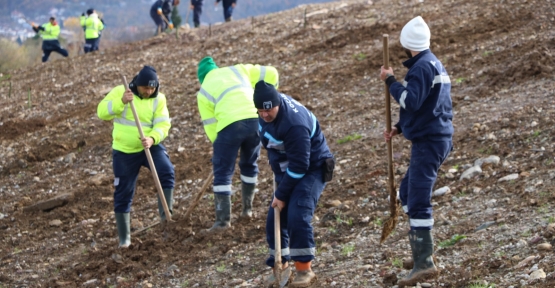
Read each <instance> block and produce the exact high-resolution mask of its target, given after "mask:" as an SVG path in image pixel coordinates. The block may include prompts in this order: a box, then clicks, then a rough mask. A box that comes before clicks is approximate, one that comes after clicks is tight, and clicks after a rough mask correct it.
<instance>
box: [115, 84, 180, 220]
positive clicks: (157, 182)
mask: <svg viewBox="0 0 555 288" xmlns="http://www.w3.org/2000/svg"><path fill="white" fill-rule="evenodd" d="M122 78H123V85H124V88H125V91H127V89H129V88H128V86H127V79H126V78H125V76H123V75H122ZM129 107H131V111H132V112H133V117H134V118H135V124H137V129H139V135H140V136H141V140H143V139H144V138H145V134H144V133H143V127H142V126H141V121H140V120H139V116H138V115H137V111H136V110H135V105H134V104H133V101H131V102H129ZM145 154H146V158H147V159H148V165H149V166H150V171H151V172H152V177H153V178H154V184H155V185H156V190H158V197H160V201H161V202H162V207H164V213H166V221H168V222H169V221H172V214H171V213H170V209H169V208H168V203H166V197H165V196H164V191H163V190H162V185H161V184H160V179H158V173H156V167H155V166H154V161H153V160H152V155H151V154H150V149H149V148H145Z"/></svg>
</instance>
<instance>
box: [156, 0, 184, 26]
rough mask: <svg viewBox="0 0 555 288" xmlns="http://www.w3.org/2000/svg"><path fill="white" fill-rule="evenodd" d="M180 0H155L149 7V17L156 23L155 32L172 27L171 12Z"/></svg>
mask: <svg viewBox="0 0 555 288" xmlns="http://www.w3.org/2000/svg"><path fill="white" fill-rule="evenodd" d="M179 2H180V0H156V1H155V2H154V3H153V4H152V6H151V7H150V17H151V18H152V20H153V21H154V23H155V24H156V34H158V32H164V31H166V29H168V28H170V29H173V23H172V20H171V19H172V18H171V13H172V11H173V8H174V7H175V6H177V5H179Z"/></svg>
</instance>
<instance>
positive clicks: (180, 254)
mask: <svg viewBox="0 0 555 288" xmlns="http://www.w3.org/2000/svg"><path fill="white" fill-rule="evenodd" d="M304 9H305V8H302V7H301V8H295V9H292V10H288V11H283V12H279V13H274V14H269V15H264V16H259V17H255V18H253V19H252V20H251V19H244V20H239V21H234V22H231V23H225V24H222V25H218V26H214V27H212V28H211V29H210V30H209V29H208V27H203V28H201V29H196V30H188V31H185V30H180V33H181V34H180V35H179V36H180V37H179V38H176V37H174V35H162V36H159V37H156V38H150V39H147V40H144V41H141V42H136V43H128V44H124V45H120V46H117V47H114V48H110V49H108V50H102V51H100V53H92V54H87V55H83V56H76V57H72V58H69V59H61V60H55V61H52V62H48V63H46V64H44V65H36V66H34V67H28V68H25V69H20V70H17V71H12V72H11V73H10V74H9V75H0V97H1V99H2V104H3V105H2V106H1V107H0V130H1V132H2V133H0V145H1V149H0V205H1V207H0V235H1V237H0V287H262V285H261V281H262V276H263V275H267V274H269V273H270V271H271V270H269V269H268V268H267V267H266V266H265V265H264V260H265V258H266V256H267V252H268V251H267V245H266V243H265V232H264V227H265V220H266V217H265V216H266V212H267V207H268V205H269V203H270V202H269V201H270V199H271V193H272V191H271V189H272V188H271V187H272V183H271V182H272V181H271V171H270V169H269V167H268V165H267V164H266V163H267V157H266V152H264V151H263V152H262V155H261V157H260V161H259V164H260V168H261V172H260V175H259V184H258V188H259V193H257V194H256V197H255V215H254V218H253V219H252V220H251V221H239V220H238V219H237V217H238V215H239V213H240V212H239V211H240V209H241V201H240V195H238V194H240V193H236V194H235V195H233V196H232V199H233V201H234V204H233V208H232V212H233V218H232V225H233V226H232V229H230V230H228V231H225V232H222V233H219V234H215V235H207V234H203V233H201V230H202V229H205V228H208V227H210V226H211V225H212V223H213V220H214V219H213V217H214V216H213V214H214V212H213V210H214V206H213V201H212V200H211V193H209V192H208V193H205V195H204V198H202V199H201V201H200V204H199V206H198V207H197V208H196V210H195V211H193V214H192V217H191V218H190V219H187V220H185V219H183V213H185V211H186V210H187V208H188V207H189V205H190V204H191V202H192V199H193V198H194V196H196V194H197V193H198V191H199V189H200V187H201V186H202V184H203V182H204V179H205V178H206V176H207V175H208V173H209V172H210V171H211V164H210V157H211V146H210V143H209V141H208V140H207V138H206V136H205V135H204V131H203V128H202V124H201V123H200V117H199V115H198V111H197V104H196V92H197V91H198V89H199V84H198V80H197V76H196V67H197V63H198V61H199V60H200V59H201V58H202V57H204V56H206V55H211V56H213V57H214V59H215V61H216V63H217V64H218V65H219V66H226V65H233V64H235V63H259V64H265V65H274V66H276V67H277V69H278V70H279V72H280V90H281V92H283V93H287V94H290V95H292V96H294V97H295V98H297V99H298V100H299V101H301V102H302V103H304V104H306V106H307V107H309V108H310V109H311V110H312V111H313V112H314V114H315V115H316V116H317V117H318V119H319V121H320V124H321V126H322V129H323V132H324V134H325V135H326V137H327V139H328V143H329V144H330V148H331V150H332V151H333V153H335V156H336V159H337V163H338V167H337V170H336V174H335V176H334V177H335V178H334V180H333V181H332V182H330V183H329V184H328V186H327V187H326V189H325V191H324V193H323V194H322V197H321V199H320V201H319V206H318V208H317V209H316V213H315V219H314V223H313V225H314V227H315V237H316V241H317V259H316V260H315V262H314V267H313V268H314V271H315V273H316V274H317V275H318V277H319V282H318V283H317V284H315V285H313V286H314V287H394V286H395V283H396V280H397V279H398V278H401V277H404V276H405V275H407V274H408V273H409V271H410V270H407V269H404V268H403V266H404V264H405V263H403V262H404V261H403V259H406V258H407V257H409V254H410V248H409V243H408V240H407V237H406V234H407V231H408V229H409V227H408V225H407V217H406V216H405V215H399V224H398V226H397V229H396V232H395V233H394V234H393V235H391V236H390V237H389V238H388V239H387V240H386V241H385V242H384V243H383V244H382V245H380V244H379V240H380V233H381V229H382V227H381V226H382V224H383V221H384V220H385V219H387V217H388V199H387V198H388V195H387V191H386V190H387V189H386V183H387V160H386V159H387V158H386V151H387V147H386V145H385V142H384V140H383V136H382V132H383V130H384V127H385V123H384V118H385V116H384V115H385V111H384V104H383V103H384V85H383V83H382V82H381V81H379V79H378V75H379V68H380V66H381V65H382V63H383V56H382V55H383V54H382V53H383V51H382V47H383V46H382V36H383V34H389V38H390V41H389V53H390V65H391V66H392V67H393V68H394V71H395V74H396V75H397V76H398V77H397V78H398V79H402V77H403V76H404V75H405V73H406V69H405V68H403V67H402V61H403V60H406V56H405V55H404V52H403V50H402V47H401V46H400V44H399V39H398V36H399V33H400V30H401V28H402V27H403V25H404V24H405V23H406V22H407V21H408V20H410V19H411V18H413V17H414V16H416V15H421V16H422V17H423V18H424V19H425V20H426V21H427V22H428V24H429V26H430V29H431V31H432V41H431V42H432V46H431V49H432V51H433V52H434V53H435V54H436V55H437V56H438V57H439V59H441V61H442V62H443V64H444V65H445V67H446V69H447V70H448V72H449V74H450V78H451V81H452V83H453V89H452V99H453V105H454V110H455V118H454V125H455V136H454V146H455V149H454V151H453V152H452V153H451V154H450V156H449V158H448V159H447V161H446V162H445V163H444V164H443V165H442V167H441V170H440V172H439V177H438V181H437V183H436V188H440V187H443V186H448V187H449V188H450V192H449V193H446V194H444V195H441V196H437V197H434V198H433V199H432V200H433V205H434V209H435V214H434V216H435V227H434V237H435V244H436V246H435V248H436V254H435V257H436V263H437V265H438V267H439V268H441V270H442V272H441V275H440V276H439V277H438V278H437V279H430V280H429V281H428V283H427V285H421V287H555V255H554V253H553V248H552V246H551V245H554V244H555V243H554V235H555V223H554V222H555V215H554V212H553V211H554V205H555V204H554V200H555V191H554V189H553V187H554V181H555V161H554V160H555V158H554V156H555V155H554V151H555V136H554V128H553V127H555V120H554V119H555V104H554V103H553V93H554V91H555V79H554V78H553V69H554V67H555V61H554V60H553V53H554V51H555V40H554V39H555V37H554V36H555V32H554V31H555V29H554V28H555V27H554V24H553V17H554V16H553V15H555V13H554V8H553V5H552V2H551V1H544V0H506V1H494V0H468V1H462V0H454V1H443V0H425V1H422V2H419V1H393V2H392V1H373V2H372V1H367V0H364V1H361V0H346V1H339V2H332V3H325V4H313V5H308V6H307V13H308V14H307V17H306V20H307V22H304V19H303V14H304V11H305V10H304ZM145 64H150V65H153V66H155V67H156V69H157V70H158V72H159V75H160V78H161V85H162V87H161V91H162V92H163V93H165V94H166V95H167V96H168V102H169V110H170V115H171V117H172V130H171V132H170V136H169V137H168V139H166V140H165V142H164V144H165V145H166V147H167V148H168V153H169V156H170V157H171V160H172V162H173V163H174V165H175V168H176V195H175V196H176V202H177V203H176V204H175V207H174V211H175V212H176V215H175V216H174V217H173V218H174V220H175V222H174V223H170V224H169V225H168V227H166V230H165V231H162V229H161V228H160V226H153V227H151V228H150V229H146V230H144V231H141V229H143V228H145V227H149V226H151V225H153V224H155V223H156V222H157V221H158V213H157V206H156V196H155V193H156V191H155V186H154V183H153V181H152V177H151V174H150V172H149V171H148V170H146V169H143V170H141V174H140V176H139V180H138V187H137V191H136V196H135V199H134V203H133V210H132V213H131V217H132V219H133V222H132V229H133V231H134V232H138V231H141V232H138V233H137V234H135V235H133V238H132V243H133V245H132V246H131V248H130V249H127V250H120V249H118V248H117V240H116V238H117V234H116V229H115V219H114V213H113V208H112V205H113V200H112V194H113V185H112V183H113V174H112V166H111V165H112V163H111V128H112V124H111V123H107V122H103V121H101V120H99V119H98V118H97V116H96V107H97V104H98V103H99V101H101V99H102V98H103V96H104V94H105V93H107V92H108V91H109V90H110V88H112V87H114V86H116V85H119V84H121V77H120V75H121V74H123V75H125V76H127V78H128V79H130V78H131V77H132V76H133V75H134V74H136V73H137V72H138V71H139V70H140V68H141V67H142V66H143V65H145ZM398 108H399V107H398V105H396V104H394V105H393V107H392V111H393V112H392V118H393V119H394V121H395V120H397V117H398ZM349 136H350V138H349ZM356 136H360V139H357V138H358V137H356ZM348 139H351V140H350V141H348ZM393 151H394V162H395V164H394V165H395V169H394V171H395V179H396V185H397V186H398V185H399V183H400V180H401V179H402V177H403V175H404V172H405V171H406V169H407V166H408V163H409V157H410V143H409V142H408V141H406V140H404V139H402V137H399V138H397V139H395V141H394V143H393ZM487 157H490V158H489V159H493V161H489V162H486V163H483V162H484V161H483V159H484V158H487ZM497 157H498V158H497ZM482 163H483V164H482ZM476 167H480V169H479V170H478V169H477V168H476ZM472 168H474V170H476V171H480V172H476V173H475V174H473V175H471V176H470V177H468V178H465V179H461V176H463V173H464V172H466V171H467V170H468V169H472ZM236 174H237V173H236ZM234 181H236V182H234V187H235V188H237V187H240V181H239V175H235V178H234ZM208 190H209V191H210V190H211V189H208ZM64 194H70V195H69V196H67V198H66V200H65V201H60V202H61V204H62V205H61V206H59V207H57V208H54V209H45V211H42V210H40V209H39V211H36V210H34V209H32V208H30V207H32V205H34V204H36V203H39V202H41V201H45V200H48V199H52V198H54V197H60V196H61V195H64ZM338 204H339V205H338Z"/></svg>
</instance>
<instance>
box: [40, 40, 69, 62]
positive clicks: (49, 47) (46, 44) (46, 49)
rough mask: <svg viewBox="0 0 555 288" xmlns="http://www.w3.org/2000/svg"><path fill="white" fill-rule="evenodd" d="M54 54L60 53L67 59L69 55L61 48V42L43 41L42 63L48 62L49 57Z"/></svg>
mask: <svg viewBox="0 0 555 288" xmlns="http://www.w3.org/2000/svg"><path fill="white" fill-rule="evenodd" d="M52 52H56V53H59V54H60V55H62V56H64V57H67V56H69V53H68V52H67V50H66V49H64V48H62V46H60V42H59V41H58V40H43V41H42V62H46V61H48V57H50V54H51V53H52Z"/></svg>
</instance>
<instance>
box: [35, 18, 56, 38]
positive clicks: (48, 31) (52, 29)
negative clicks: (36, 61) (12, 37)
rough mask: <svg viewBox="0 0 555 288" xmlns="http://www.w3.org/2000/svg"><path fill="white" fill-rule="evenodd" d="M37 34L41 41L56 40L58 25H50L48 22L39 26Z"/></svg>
mask: <svg viewBox="0 0 555 288" xmlns="http://www.w3.org/2000/svg"><path fill="white" fill-rule="evenodd" d="M40 26H41V27H40V28H39V29H38V33H39V35H40V37H42V40H58V36H59V35H60V25H52V24H50V22H48V23H45V24H42V25H40Z"/></svg>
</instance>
